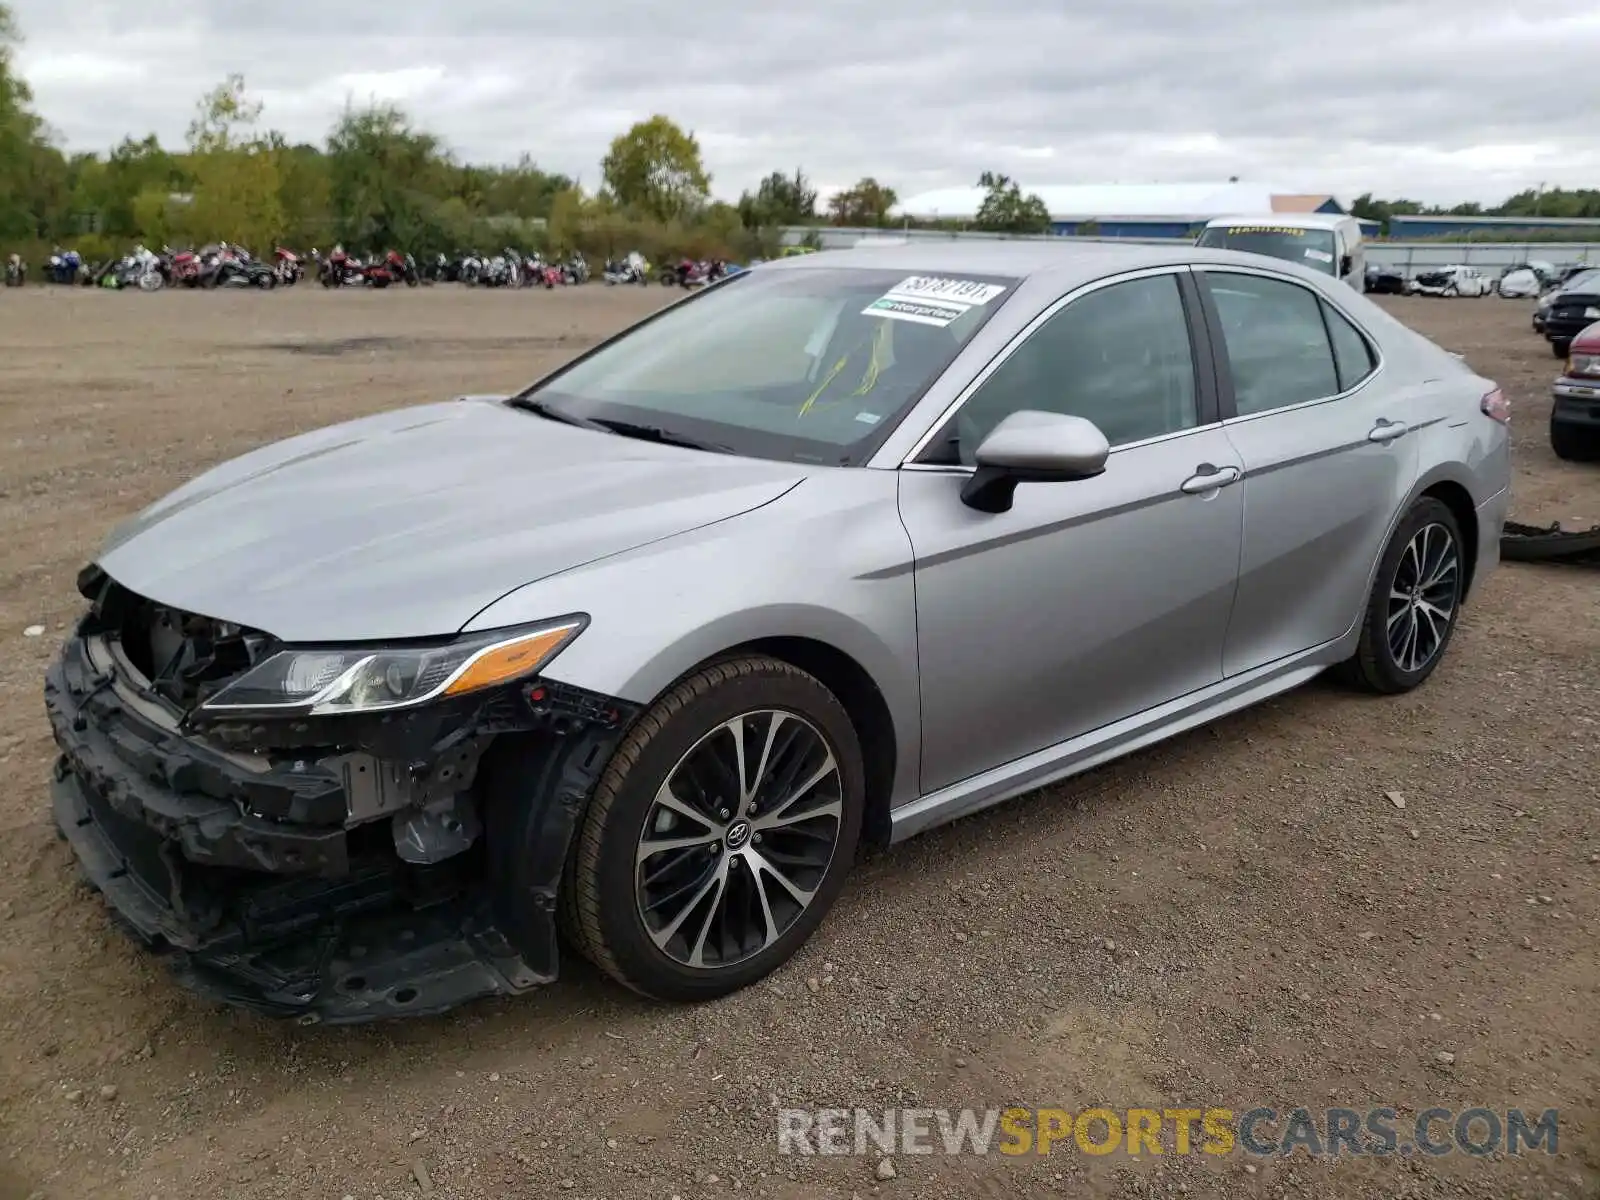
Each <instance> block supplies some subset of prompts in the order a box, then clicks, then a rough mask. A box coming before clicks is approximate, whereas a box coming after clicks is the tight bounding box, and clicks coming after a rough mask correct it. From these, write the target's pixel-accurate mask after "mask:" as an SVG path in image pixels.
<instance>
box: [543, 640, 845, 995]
mask: <svg viewBox="0 0 1600 1200" xmlns="http://www.w3.org/2000/svg"><path fill="white" fill-rule="evenodd" d="M864 778H865V777H864V772H863V768H862V762H861V750H860V745H859V742H858V740H857V737H856V731H855V729H854V727H853V726H852V725H851V723H850V718H849V716H848V715H847V714H846V712H845V710H844V708H843V706H842V705H840V703H839V701H838V700H837V699H835V697H834V696H833V694H832V693H831V692H829V691H828V689H827V688H825V687H824V686H823V685H822V684H821V683H820V682H818V681H817V680H816V679H815V678H813V677H812V676H810V675H808V674H806V673H805V672H804V671H801V670H799V669H798V668H796V667H793V666H791V665H789V664H788V663H784V662H780V661H777V660H775V659H770V658H764V657H748V658H739V659H733V660H730V661H727V662H722V663H718V664H716V665H714V666H711V667H707V668H706V669H704V670H702V671H700V672H698V673H696V674H694V675H692V676H690V677H689V678H688V679H686V680H684V681H683V682H682V683H680V684H678V685H677V686H676V687H675V688H673V689H672V690H671V691H670V692H668V693H667V694H666V695H665V696H663V697H662V698H661V699H660V700H659V701H657V702H656V704H655V705H654V706H653V707H652V708H651V709H650V710H649V712H647V713H645V715H644V716H642V717H641V718H640V719H639V720H638V722H637V723H636V724H635V726H634V727H633V730H632V731H631V732H630V733H629V734H628V736H627V737H626V738H625V739H624V740H623V742H622V744H621V745H620V746H619V747H618V749H617V751H616V754H615V755H614V756H613V758H612V760H611V763H610V764H609V765H608V766H607V768H606V771H605V774H604V775H603V776H602V777H601V780H600V783H599V785H598V786H597V787H596V789H595V793H594V796H593V798H592V799H591V801H590V804H589V808H588V811H587V812H586V813H585V815H584V818H583V822H582V825H581V828H580V829H579V831H578V833H577V836H576V838H575V843H574V849H573V856H572V861H571V863H570V866H569V870H568V873H567V879H566V882H565V887H564V891H563V925H564V927H565V928H566V931H567V933H568V937H569V939H570V940H572V941H573V942H574V943H575V944H576V946H577V948H578V949H579V950H581V952H582V953H583V954H584V955H585V956H586V957H588V958H589V959H590V960H591V961H593V962H594V963H595V964H596V965H597V966H598V967H600V969H601V970H603V971H604V972H605V973H606V974H608V975H610V976H611V977H612V978H613V979H616V980H617V981H618V982H620V983H623V984H626V985H627V986H628V987H630V988H633V989H634V990H636V991H639V992H642V993H644V994H645V995H649V996H654V997H658V998H660V999H666V1000H708V999H712V998H714V997H717V996H721V995H725V994H727V993H729V992H732V991H736V990H738V989H739V988H742V987H745V986H747V985H749V984H751V983H754V982H755V981H756V980H758V979H760V978H762V977H763V976H765V975H766V974H768V973H769V972H770V971H772V970H774V969H775V968H776V967H778V966H780V965H781V964H782V963H783V962H784V961H785V960H787V959H788V958H789V956H790V955H792V954H793V953H794V952H795V951H796V950H797V949H798V948H799V947H800V946H801V945H802V944H803V943H804V942H805V940H806V939H807V938H808V937H810V936H811V933H812V931H813V930H815V929H816V927H817V925H818V924H820V923H821V921H822V919H823V916H824V915H825V914H826V913H827V911H828V908H829V907H830V906H831V905H832V904H833V901H834V899H835V898H836V897H837V896H838V894H839V890H840V888H842V887H843V885H844V879H845V875H846V873H847V872H848V871H849V869H850V865H851V863H852V861H853V860H854V858H855V852H856V846H857V842H858V840H859V838H860V832H861V816H862V810H863V807H864V789H865V783H864Z"/></svg>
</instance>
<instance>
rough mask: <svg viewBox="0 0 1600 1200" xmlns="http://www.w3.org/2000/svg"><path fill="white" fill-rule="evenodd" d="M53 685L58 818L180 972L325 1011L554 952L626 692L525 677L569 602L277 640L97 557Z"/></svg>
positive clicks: (408, 1001) (479, 991)
mask: <svg viewBox="0 0 1600 1200" xmlns="http://www.w3.org/2000/svg"><path fill="white" fill-rule="evenodd" d="M79 589H80V591H82V592H83V594H84V595H85V596H86V597H87V598H88V599H89V600H90V602H91V608H90V611H89V612H88V614H87V615H86V616H85V617H84V618H83V620H82V622H81V623H80V625H79V627H78V628H77V629H76V630H75V632H74V633H73V634H72V636H70V637H69V638H68V639H67V642H66V645H65V646H64V647H63V650H62V653H61V657H60V659H59V660H58V661H57V663H56V664H55V665H54V666H53V667H52V668H51V670H50V672H49V675H48V677H47V679H46V683H45V701H46V708H47V710H48V712H49V716H50V722H51V726H52V729H53V732H54V734H55V738H56V741H57V744H58V746H59V749H60V756H59V758H58V760H57V763H56V768H55V772H54V781H53V806H54V812H55V818H56V822H57V824H58V826H59V827H60V830H61V833H62V834H63V836H64V837H65V838H66V839H67V840H68V842H70V843H71V845H72V848H73V850H74V852H75V853H76V855H77V858H78V860H79V863H80V865H81V867H82V869H83V871H84V873H85V875H86V876H87V877H88V879H89V881H90V882H91V883H92V884H93V885H94V886H95V887H96V888H97V889H98V890H99V891H100V892H102V893H103V894H104V896H105V898H106V899H107V901H108V902H109V903H110V905H111V907H112V909H113V911H114V912H115V913H116V914H117V915H118V916H119V917H120V918H121V921H122V923H123V924H124V925H125V926H127V927H128V928H129V929H130V930H131V931H132V932H133V933H134V934H135V935H136V936H137V938H138V939H139V940H140V941H142V942H143V943H144V944H145V945H147V946H149V947H150V948H151V949H153V950H156V951H159V952H161V953H162V954H164V955H165V956H166V957H167V958H168V959H169V960H170V962H171V964H172V966H173V968H174V970H175V971H176V973H177V975H178V976H179V978H180V979H181V980H182V981H183V982H184V983H186V984H187V985H188V986H190V987H192V988H193V989H195V990H196V991H198V992H200V993H202V994H204V995H206V996H208V997H210V998H213V999H216V1000H219V1001H223V1002H226V1003H229V1004H235V1005H239V1006H243V1007H246V1008H250V1009H254V1010H256V1011H258V1012H262V1013H267V1014H270V1015H274V1016H283V1017H296V1018H299V1019H300V1020H302V1021H304V1022H307V1023H313V1022H328V1023H349V1022H356V1021H365V1020H371V1019H374V1018H379V1017H389V1016H402V1015H412V1014H423V1013H434V1012H439V1011H442V1010H444V1009H448V1008H451V1007H453V1006H455V1005H457V1004H460V1003H461V1002H463V1001H465V1000H468V999H471V998H474V997H478V996H485V995H508V994H515V993H518V992H523V991H526V990H528V989H530V988H532V987H535V986H538V985H540V984H542V983H547V982H549V981H550V980H552V979H554V978H555V976H556V974H557V971H558V966H559V963H558V950H557V945H556V897H557V894H558V889H559V887H560V881H561V874H562V870H563V868H564V865H565V861H566V852H567V847H568V845H569V843H570V840H571V836H572V832H573V828H574V824H575V822H576V819H577V817H578V814H579V813H580V812H581V810H582V806H583V804H584V802H585V800H586V798H587V797H588V795H589V793H590V792H591V790H592V788H593V786H594V783H595V781H596V779H597V778H598V775H599V773H600V771H601V770H602V769H603V768H604V766H605V763H606V761H607V760H608V759H609V757H610V753H611V750H612V748H613V747H614V745H615V743H616V740H617V738H618V737H619V736H620V734H621V731H622V729H623V727H624V726H625V725H626V724H627V722H628V720H629V719H630V717H631V716H632V714H633V709H632V707H631V706H629V705H627V704H625V703H623V702H621V701H618V700H615V699H612V698H610V697H606V696H599V695H594V694H591V693H588V692H585V691H582V690H581V689H577V688H572V687H570V686H566V685H562V684H559V683H555V682H552V681H546V680H544V679H542V678H540V676H539V670H540V669H541V668H542V667H543V666H544V665H545V664H546V663H548V662H549V661H550V659H551V658H553V657H554V656H555V654H557V653H559V652H560V649H561V648H562V647H563V646H564V645H566V644H567V642H569V641H570V640H571V639H572V638H573V637H576V636H577V635H578V634H579V633H581V632H582V629H583V627H584V625H585V624H586V618H584V617H582V616H569V617H565V618H562V619H559V620H555V621H551V622H546V623H543V624H541V625H539V626H538V627H535V628H530V629H520V630H498V631H495V632H493V633H490V634H482V635H473V636H471V637H463V638H455V639H444V640H440V639H434V640H429V641H419V642H416V643H409V644H395V645H385V646H382V647H373V646H344V647H323V646H311V647H307V646H286V645H283V644H281V643H279V642H278V641H277V640H276V639H275V638H273V637H272V636H271V635H270V634H267V633H264V632H261V631H257V630H252V629H246V628H242V627H239V626H237V625H231V624H229V623H227V622H226V621H222V620H218V619H215V618H212V617H209V616H201V615H198V614H193V613H187V612H182V611H178V610H175V609H173V608H170V607H166V606H163V605H161V604H158V603H155V602H153V601H150V600H147V599H145V598H143V597H141V596H138V595H135V594H134V593H132V592H130V591H128V590H127V589H125V588H123V587H121V586H120V585H119V584H117V583H116V582H115V581H114V580H112V579H111V578H109V577H108V576H107V575H106V574H105V573H104V572H103V571H102V570H100V569H99V568H97V567H90V568H87V569H86V570H85V571H84V572H83V574H82V576H81V577H80V579H79Z"/></svg>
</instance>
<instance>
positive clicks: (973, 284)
mask: <svg viewBox="0 0 1600 1200" xmlns="http://www.w3.org/2000/svg"><path fill="white" fill-rule="evenodd" d="M1005 290H1006V289H1005V286H1004V285H1003V284H998V283H981V282H979V281H978V280H976V279H940V278H937V277H934V276H931V275H911V276H908V277H907V278H905V279H902V280H901V281H900V282H899V283H897V284H895V285H894V286H893V287H892V288H890V289H889V290H888V291H887V292H885V293H884V294H883V295H882V296H880V297H879V298H878V299H876V300H874V301H873V302H872V303H871V304H869V305H867V307H865V308H864V309H862V310H861V313H862V315H863V316H867V317H888V318H889V319H891V320H895V321H913V322H915V323H917V324H919V325H935V326H940V327H943V326H945V325H949V324H950V323H951V322H952V321H955V320H957V319H958V318H960V317H962V316H965V315H966V314H967V313H968V312H970V311H971V310H972V309H974V308H977V307H979V306H980V305H984V304H988V303H990V302H991V301H993V300H994V299H995V298H996V297H998V296H1001V295H1003V294H1004V293H1005Z"/></svg>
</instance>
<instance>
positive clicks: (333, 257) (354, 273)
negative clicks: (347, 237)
mask: <svg viewBox="0 0 1600 1200" xmlns="http://www.w3.org/2000/svg"><path fill="white" fill-rule="evenodd" d="M366 272H367V269H366V267H365V265H364V264H363V263H362V262H361V260H360V259H359V258H352V257H351V256H350V255H349V254H347V253H345V249H344V247H343V246H335V247H334V248H333V250H332V251H331V252H330V253H329V255H328V257H327V258H324V259H322V260H321V265H320V266H319V268H318V270H317V281H318V282H319V283H321V284H322V286H323V287H325V288H335V287H355V286H356V285H358V284H362V283H365V282H367V273H366ZM385 282H387V280H386V281H385Z"/></svg>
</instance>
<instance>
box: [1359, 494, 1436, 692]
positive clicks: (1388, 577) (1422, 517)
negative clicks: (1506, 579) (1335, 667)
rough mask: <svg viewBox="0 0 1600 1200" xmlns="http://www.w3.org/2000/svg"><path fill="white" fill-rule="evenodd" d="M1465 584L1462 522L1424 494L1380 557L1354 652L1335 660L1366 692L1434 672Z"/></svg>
mask: <svg viewBox="0 0 1600 1200" xmlns="http://www.w3.org/2000/svg"><path fill="white" fill-rule="evenodd" d="M1465 588H1466V552H1465V550H1464V548H1463V546H1462V541H1461V526H1460V525H1459V524H1458V523H1457V521H1456V518H1455V514H1454V513H1452V512H1451V511H1450V508H1449V506H1448V505H1446V504H1445V503H1444V502H1443V501H1442V500H1436V499H1435V498H1433V497H1432V496H1424V497H1423V498H1422V499H1421V500H1418V501H1417V502H1416V503H1415V504H1414V505H1412V506H1411V509H1410V510H1409V511H1408V512H1407V513H1406V515H1405V516H1404V517H1402V518H1401V520H1400V524H1399V525H1398V526H1397V527H1396V529H1395V531H1394V536H1393V537H1391V538H1390V539H1389V545H1388V548H1387V549H1385V550H1384V552H1383V558H1382V560H1381V561H1380V562H1379V563H1378V573H1377V578H1376V579H1374V580H1373V583H1372V593H1371V595H1370V596H1369V597H1368V600H1367V611H1366V615H1365V616H1364V617H1363V618H1362V624H1361V639H1360V641H1359V642H1358V643H1357V646H1356V652H1355V654H1353V655H1352V656H1351V657H1350V658H1349V659H1347V660H1346V661H1345V662H1343V663H1341V664H1340V672H1341V674H1342V675H1343V676H1344V678H1345V679H1346V680H1347V681H1348V682H1350V683H1352V684H1354V685H1356V686H1358V687H1360V688H1363V689H1364V690H1366V691H1371V692H1380V693H1383V694H1385V695H1393V694H1395V693H1398V692H1409V691H1410V690H1411V689H1412V688H1414V687H1417V686H1418V685H1419V684H1421V683H1422V682H1423V680H1425V679H1427V678H1428V676H1429V675H1431V674H1433V671H1434V668H1435V667H1437V666H1438V665H1439V661H1440V660H1441V659H1442V658H1443V657H1444V652H1445V649H1446V648H1447V647H1448V646H1449V645H1450V638H1451V636H1452V635H1453V634H1454V633H1455V628H1456V620H1457V618H1458V617H1459V616H1460V613H1461V600H1462V597H1463V595H1464V594H1465Z"/></svg>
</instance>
